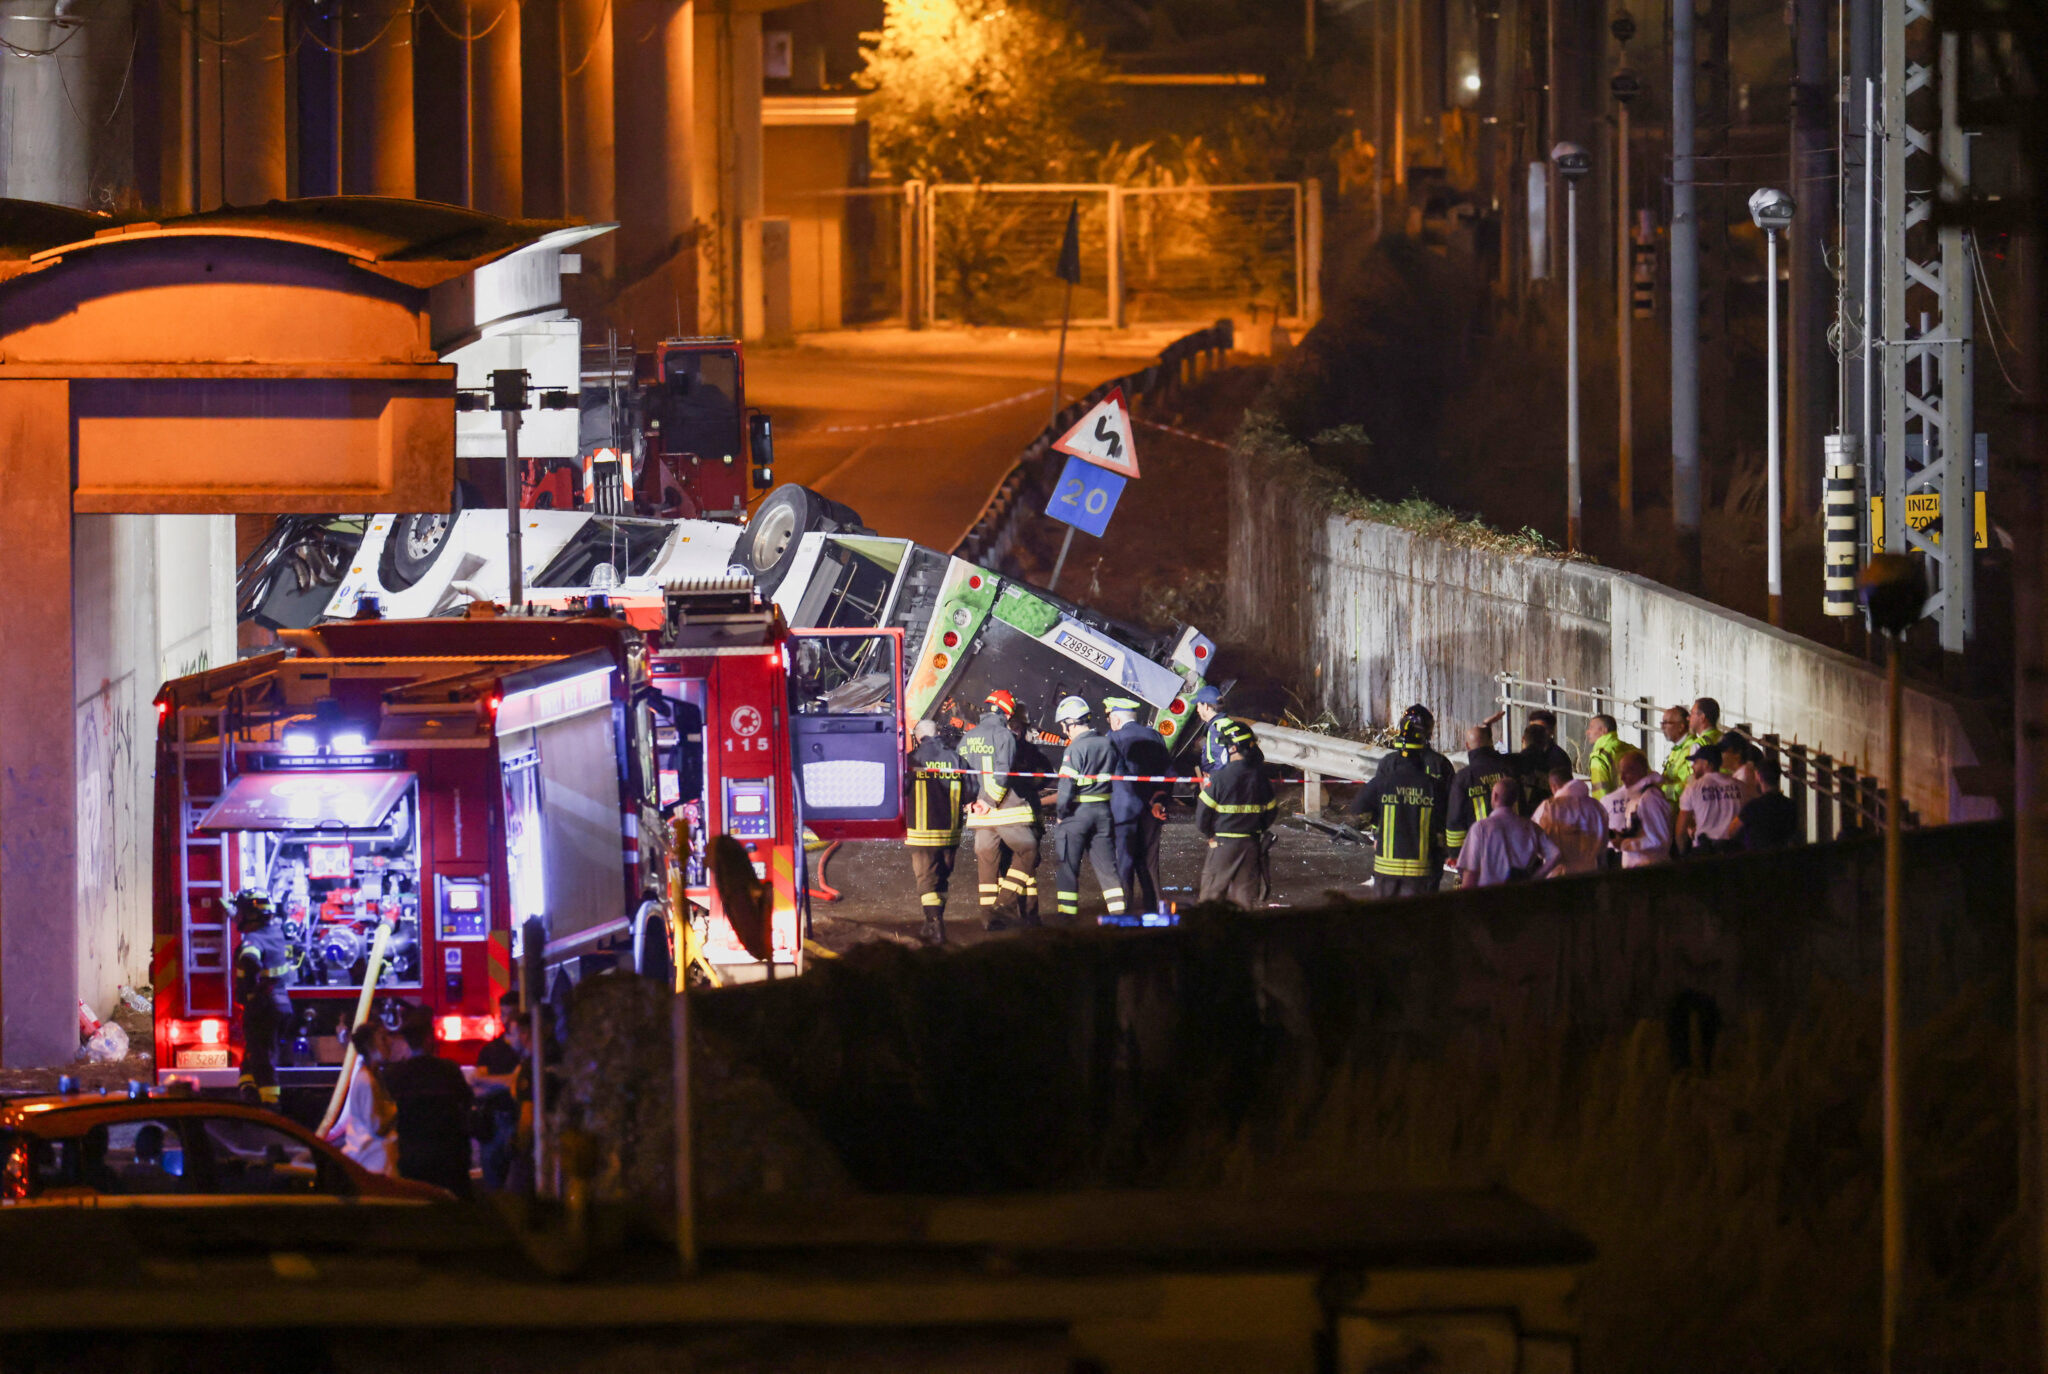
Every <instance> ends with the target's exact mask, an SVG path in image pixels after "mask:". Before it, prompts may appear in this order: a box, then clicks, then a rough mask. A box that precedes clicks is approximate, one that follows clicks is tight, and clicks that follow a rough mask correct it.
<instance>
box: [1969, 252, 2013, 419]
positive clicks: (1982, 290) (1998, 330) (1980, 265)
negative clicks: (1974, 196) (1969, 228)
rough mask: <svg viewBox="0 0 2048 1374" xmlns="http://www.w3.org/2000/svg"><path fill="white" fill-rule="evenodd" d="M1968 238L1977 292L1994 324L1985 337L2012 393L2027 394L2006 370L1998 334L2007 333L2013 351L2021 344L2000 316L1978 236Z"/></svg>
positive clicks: (2000, 374) (2007, 340)
mask: <svg viewBox="0 0 2048 1374" xmlns="http://www.w3.org/2000/svg"><path fill="white" fill-rule="evenodd" d="M1968 238H1969V244H1970V268H1971V271H1972V272H1973V273H1974V274H1975V276H1976V279H1977V294H1978V295H1980V296H1982V297H1983V298H1984V308H1985V312H1986V314H1987V315H1989V317H1990V319H1991V324H1992V327H1991V328H1990V329H1989V330H1987V331H1985V335H1984V337H1985V338H1987V339H1989V340H1990V341H1991V358H1992V361H1993V362H1996V363H1997V364H1998V375H1999V376H2001V377H2003V378H2005V384H2006V385H2007V386H2009V387H2011V388H2012V394H2013V395H2015V396H2025V395H2026V394H2027V393H2026V391H2025V390H2024V389H2022V388H2021V386H2020V384H2019V383H2018V382H2016V381H2014V380H2013V379H2012V373H2011V372H2009V371H2007V370H2006V366H2005V352H2004V350H2002V349H2001V348H1999V346H1998V336H1999V335H2000V334H2005V341H2006V342H2007V343H2009V344H2012V351H2013V352H2015V353H2017V352H2019V351H2020V346H2019V344H2018V343H2017V342H2015V341H2014V339H2013V337H2012V335H2011V334H2010V333H2008V332H2007V331H2006V328H2005V323H2004V321H2002V320H2001V319H1999V317H1998V298H1997V297H1995V296H1993V295H1992V294H1991V277H1990V274H1989V273H1988V272H1986V271H1985V269H1984V253H1983V250H1982V249H1981V248H1979V247H1978V246H1977V236H1976V235H1975V234H1970V235H1969V236H1968Z"/></svg>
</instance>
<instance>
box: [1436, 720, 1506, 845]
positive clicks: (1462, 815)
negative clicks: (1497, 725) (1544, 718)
mask: <svg viewBox="0 0 2048 1374" xmlns="http://www.w3.org/2000/svg"><path fill="white" fill-rule="evenodd" d="M1465 757H1466V760H1467V762H1466V764H1465V766H1464V767H1463V768H1460V769H1459V770H1458V771H1457V772H1456V773H1454V774H1452V776H1451V811H1450V815H1449V816H1448V817H1446V818H1445V821H1444V847H1445V849H1446V850H1448V851H1449V854H1450V858H1449V862H1450V864H1451V866H1452V867H1456V866H1457V863H1458V854H1459V851H1461V850H1463V849H1464V847H1465V835H1466V833H1467V832H1469V831H1470V830H1471V829H1472V827H1473V826H1474V825H1475V824H1477V823H1478V822H1479V821H1482V820H1484V819H1485V818H1486V817H1487V815H1489V814H1490V813H1491V812H1492V810H1493V785H1494V784H1495V783H1497V782H1499V781H1500V780H1501V779H1503V778H1505V779H1507V780H1508V781H1509V782H1512V783H1515V785H1516V791H1515V795H1516V796H1518V797H1519V796H1520V795H1521V783H1520V779H1518V778H1517V777H1516V775H1515V764H1514V760H1512V759H1510V758H1508V756H1507V755H1505V754H1503V753H1501V752H1500V751H1499V750H1498V749H1495V748H1494V747H1493V729H1492V727H1490V726H1486V725H1474V726H1472V727H1471V728H1469V729H1468V730H1466V731H1465Z"/></svg>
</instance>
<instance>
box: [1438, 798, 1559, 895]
mask: <svg viewBox="0 0 2048 1374" xmlns="http://www.w3.org/2000/svg"><path fill="white" fill-rule="evenodd" d="M1521 795H1522V787H1521V784H1520V783H1518V782H1516V781H1515V780H1514V779H1513V778H1511V777H1510V778H1502V779H1500V780H1499V781H1498V782H1496V783H1494V785H1493V810H1492V811H1490V812H1489V813H1487V814H1486V815H1485V816H1483V817H1481V818H1480V819H1479V820H1476V821H1474V822H1473V823H1472V828H1471V829H1470V830H1467V831H1466V832H1465V844H1464V846H1463V847H1462V848H1461V849H1459V851H1458V872H1459V874H1460V875H1462V876H1461V878H1460V882H1459V886H1461V887H1495V886H1498V885H1499V884H1501V883H1517V882H1524V881H1526V880H1528V879H1530V878H1547V877H1549V876H1550V874H1551V871H1552V870H1553V869H1555V868H1556V867H1557V866H1558V864H1559V862H1560V861H1561V860H1562V858H1563V856H1562V855H1561V854H1559V853H1558V850H1557V846H1556V845H1555V844H1554V843H1552V842H1551V839H1550V836H1548V835H1546V834H1544V833H1543V832H1542V831H1541V830H1538V829H1537V828H1536V824H1535V822H1533V821H1531V820H1529V819H1528V818H1527V817H1525V816H1523V815H1522V813H1521V812H1519V811H1517V810H1516V809H1515V803H1516V801H1517V800H1518V799H1519V798H1520V797H1521Z"/></svg>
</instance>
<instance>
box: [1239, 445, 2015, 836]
mask: <svg viewBox="0 0 2048 1374" xmlns="http://www.w3.org/2000/svg"><path fill="white" fill-rule="evenodd" d="M1231 468H1232V472H1231V482H1232V496H1233V500H1232V502H1231V532H1230V554H1229V557H1230V575H1229V577H1228V578H1227V579H1226V585H1227V587H1228V589H1229V596H1230V604H1229V620H1230V629H1229V633H1230V634H1231V636H1232V637H1233V638H1234V639H1235V640H1236V641H1237V642H1239V643H1240V644H1242V645H1243V646H1244V647H1246V648H1248V649H1250V650H1252V651H1253V652H1255V653H1257V654H1260V655H1262V656H1264V657H1265V658H1267V659H1268V660H1270V661H1271V662H1272V663H1273V665H1274V668H1275V671H1277V672H1279V673H1281V674H1283V675H1285V676H1289V677H1291V678H1293V679H1294V680H1295V682H1296V683H1298V684H1299V687H1298V690H1299V691H1301V693H1302V695H1303V697H1304V699H1305V700H1306V701H1308V703H1309V704H1310V705H1311V706H1312V707H1314V708H1317V709H1322V710H1328V711H1329V712H1331V713H1332V714H1333V715H1335V716H1336V717H1337V719H1338V720H1339V721H1340V722H1342V723H1343V724H1345V725H1364V724H1366V723H1380V724H1384V723H1385V722H1387V721H1390V720H1393V719H1396V718H1397V717H1398V716H1399V714H1400V712H1401V710H1402V709H1403V708H1404V707H1405V706H1407V705H1408V704H1409V703H1410V702H1415V701H1420V702H1425V703H1427V704H1428V705H1429V706H1430V707H1431V708H1432V709H1433V710H1434V711H1435V712H1436V714H1437V722H1438V726H1437V731H1438V734H1437V737H1438V742H1439V744H1442V743H1445V742H1455V741H1456V740H1457V738H1458V735H1459V733H1460V732H1462V730H1463V728H1464V727H1465V726H1466V725H1468V724H1472V723H1475V722H1477V721H1480V720H1484V719H1485V718H1486V717H1487V716H1489V715H1491V714H1492V713H1493V711H1494V710H1495V709H1496V708H1497V701H1496V697H1497V690H1496V687H1495V684H1494V681H1493V675H1494V674H1495V673H1498V672H1501V671H1507V672H1511V673H1515V674H1518V675H1520V676H1525V677H1531V678H1536V679H1539V680H1540V679H1545V678H1554V679H1557V680H1558V681H1559V682H1560V683H1563V684H1565V685H1567V686H1572V687H1582V688H1595V687H1599V688H1606V689H1608V690H1610V691H1612V692H1613V693H1614V694H1616V695H1618V696H1620V697H1624V698H1630V697H1636V696H1650V697H1654V698H1656V699H1657V700H1659V701H1663V702H1667V703H1688V702H1690V701H1692V700H1693V699H1694V698H1695V697H1701V696H1710V697H1713V698H1715V699H1716V700H1718V701H1719V702H1720V703H1721V708H1722V718H1723V719H1724V720H1725V721H1728V722H1731V723H1733V722H1738V721H1740V722H1748V723H1750V724H1753V725H1755V726H1756V727H1757V729H1758V730H1759V731H1760V732H1766V733H1770V732H1775V733H1776V734H1778V735H1779V736H1781V737H1783V738H1784V739H1785V740H1786V741H1787V742H1794V741H1796V742H1798V743H1801V744H1805V745H1808V746H1811V747H1813V748H1818V749H1823V750H1825V751H1827V752H1828V753H1830V754H1832V755H1834V756H1835V757H1836V758H1837V759H1839V760H1842V761H1844V762H1847V763H1852V764H1854V765H1856V766H1857V767H1858V768H1859V769H1861V770H1863V771H1865V772H1871V771H1874V770H1877V769H1880V768H1881V767H1882V764H1883V760H1884V676H1883V674H1882V673H1881V672H1879V671H1878V670H1877V669H1875V668H1873V667H1872V666H1871V665H1869V664H1867V663H1865V662H1863V661H1862V660H1861V659H1857V658H1852V657H1850V656H1849V655H1847V654H1844V653H1840V652H1838V651H1836V650H1833V649H1828V648H1824V647H1823V646H1821V645H1819V644H1815V643H1814V642H1812V641H1811V640H1807V639H1803V638H1801V637H1800V636H1798V635H1795V634H1790V633H1788V632H1786V631H1784V630H1778V629H1773V628H1772V627H1771V626H1769V625H1766V624H1763V623H1762V622H1760V621H1756V620H1752V619H1750V618H1749V617H1747V616H1744V615H1738V614H1736V613H1735V612H1733V611H1730V610H1728V609H1726V608H1725V607H1721V606H1716V605H1713V604H1711V603H1709V602H1706V601H1702V600H1700V599H1699V598H1697V597H1692V596H1687V595H1685V594H1684V593H1682V592H1677V591H1673V590H1672V589H1671V588H1669V587H1664V586H1660V585H1658V584H1657V583H1655V582H1652V581H1650V580H1648V579H1647V578H1642V577H1637V576H1635V575H1633V574H1631V573H1624V572H1617V571H1615V570H1613V569H1611V568H1603V567H1600V566H1598V565H1596V564H1591V563H1581V562H1573V561H1569V560H1566V559H1563V558H1558V557H1546V556H1543V555H1539V554H1526V553H1507V552H1500V551H1497V550H1494V549H1490V548H1477V547H1466V546H1463V545H1459V544H1454V543H1450V542H1447V541H1445V540H1443V539H1439V538H1434V537H1431V536H1426V535H1422V534H1417V533H1415V532H1413V531H1410V530H1407V529H1403V528H1401V527H1399V526H1395V525H1390V524H1383V523H1379V522H1376V521H1372V520H1364V519H1357V518H1353V517H1350V516H1345V515H1338V514H1333V513H1331V512H1330V505H1329V502H1328V501H1327V500H1326V499H1323V493H1324V492H1325V491H1326V490H1327V488H1326V486H1325V485H1324V484H1322V483H1320V482H1319V481H1318V480H1317V478H1316V476H1315V475H1314V474H1312V473H1310V472H1308V471H1307V470H1306V469H1305V468H1303V467H1301V466H1300V465H1298V464H1289V463H1285V462H1277V463H1276V462H1272V461H1270V460H1264V459H1259V458H1253V457H1248V456H1247V455H1245V454H1244V453H1243V452H1238V453H1235V454H1233V456H1232V458H1231ZM1304 580H1305V581H1306V584H1307V585H1306V587H1304V585H1303V582H1304ZM1906 698H1907V699H1906V753H1907V775H1906V798H1907V801H1908V803H1909V804H1910V805H1911V806H1912V807H1913V809H1914V810H1915V811H1916V812H1917V813H1918V814H1919V815H1920V817H1921V818H1922V819H1923V820H1924V821H1926V822H1928V823H1930V824H1940V823H1943V822H1947V821H1960V820H1972V819H1984V818H1987V817H1990V816H1995V815H1998V814H2000V804H1999V802H1998V800H1997V799H1996V798H1995V797H1992V796H1985V795H1980V794H1979V793H1978V789H1979V788H1981V787H1982V786H1983V785H1984V784H1982V783H1981V782H1979V781H1978V778H1979V776H1980V775H1981V771H1982V770H1983V766H1984V765H1987V764H1995V763H1996V762H1997V760H1995V759H1994V758H1991V757H1986V755H1989V754H1991V753H1993V752H1994V751H1995V749H1996V744H1995V737H1994V736H1993V732H1991V731H1989V730H1987V729H1985V728H1984V727H1983V725H1982V724H1981V723H1980V722H1978V721H1976V720H1974V719H1973V718H1972V717H1971V715H1970V713H1969V712H1968V710H1967V709H1966V708H1964V707H1963V706H1960V705H1959V704H1958V703H1956V702H1955V701H1953V700H1951V699H1949V698H1947V697H1944V696H1942V695H1940V694H1938V693H1934V692H1930V691H1926V690H1922V689H1919V688H1908V690H1907V694H1906ZM1652 762H1653V763H1660V762H1661V758H1659V757H1658V756H1656V755H1654V754H1653V756H1652ZM1990 771H1992V772H1994V773H1995V772H1996V769H1995V768H1994V769H1992V770H1990Z"/></svg>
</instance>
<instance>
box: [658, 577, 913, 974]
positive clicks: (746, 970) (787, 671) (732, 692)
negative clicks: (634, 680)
mask: <svg viewBox="0 0 2048 1374" xmlns="http://www.w3.org/2000/svg"><path fill="white" fill-rule="evenodd" d="M648 678H649V682H650V683H651V685H652V688H653V691H654V693H655V694H656V696H657V698H658V704H657V707H656V710H657V712H658V715H659V722H658V724H657V726H656V729H655V732H654V734H655V739H656V741H657V743H658V747H659V762H658V765H657V776H658V779H659V787H660V809H661V811H662V814H663V819H664V820H665V822H666V823H667V824H668V826H669V829H670V835H671V843H670V850H671V852H672V853H673V855H674V856H675V863H674V864H673V865H672V866H671V868H670V883H671V890H672V896H671V906H672V909H673V910H675V911H676V912H677V913H678V914H679V916H680V918H681V919H682V920H683V921H685V922H686V923H687V924H688V926H689V929H688V930H687V931H683V932H680V933H681V934H682V937H683V947H684V948H685V949H686V950H687V951H688V953H687V955H686V959H687V961H688V962H690V963H692V964H693V965H695V966H696V967H697V968H698V969H700V970H702V971H703V972H705V973H707V974H709V975H710V976H711V977H713V978H715V979H718V980H720V981H735V980H737V981H745V980H749V979H753V978H758V977H762V976H768V977H773V976H774V975H775V973H776V971H777V970H778V969H782V968H787V969H790V970H792V971H801V969H802V966H803V958H804V947H803V938H804V934H805V932H806V930H807V929H808V925H809V914H810V912H809V900H808V894H809V886H810V884H809V882H808V874H807V871H806V865H805V855H804V846H803V837H804V834H805V832H806V831H809V832H810V833H811V834H812V835H814V836H817V837H818V838H820V839H823V840H835V839H900V838H901V837H902V835H903V819H902V818H903V768H904V765H903V760H904V755H905V750H906V744H905V740H904V726H903V693H902V682H903V636H902V632H901V631H900V630H889V629H884V630H874V629H865V630H855V631H838V630H797V631H792V630H790V629H789V628H788V626H787V625H786V624H785V623H784V621H783V619H782V614H781V612H780V611H779V610H777V609H776V607H775V606H773V605H772V604H769V603H766V602H764V601H762V599H761V597H760V595H759V593H758V592H757V591H756V590H755V588H754V584H753V582H752V580H751V579H750V578H746V577H737V578H723V579H708V580H705V581H701V582H697V583H694V584H686V585H683V586H679V587H674V588H671V589H670V591H669V593H668V596H667V623H666V625H665V626H664V631H663V634H662V642H661V647H660V648H659V649H658V650H656V651H655V652H654V653H653V654H652V655H651V656H650V659H649V663H648ZM719 835H724V836H729V837H730V838H731V840H732V841H734V842H736V844H737V846H738V847H737V849H733V850H729V851H728V852H729V854H730V856H731V857H732V859H734V860H735V861H738V860H739V856H740V855H741V854H743V855H744V860H743V862H744V864H745V866H746V868H747V869H748V870H750V871H749V872H741V873H737V874H735V873H730V872H728V873H723V874H722V873H721V872H720V871H719V864H718V859H717V856H716V854H714V853H713V852H712V849H711V845H710V841H711V839H712V838H713V837H714V836H719ZM749 879H751V884H750V883H749ZM735 880H737V881H735ZM750 886H751V887H752V889H753V890H752V892H751V893H750V892H748V891H747V889H748V888H749V887H750ZM751 903H758V904H759V911H758V912H757V915H758V916H759V917H762V918H765V927H766V934H767V938H768V941H769V943H770V944H771V945H772V952H767V951H763V950H761V949H760V948H759V942H758V940H757V941H756V948H755V950H754V951H753V952H749V950H748V948H747V945H746V941H745V940H744V939H743V938H742V934H743V932H742V931H740V930H739V929H737V928H736V922H738V921H740V920H743V919H744V917H743V916H742V914H741V913H742V911H743V909H744V908H746V907H747V906H748V905H749V904H751ZM763 953H768V957H767V958H765V959H764V958H761V957H759V956H760V955H761V954H763Z"/></svg>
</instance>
